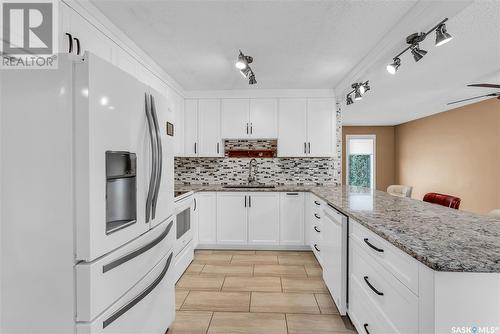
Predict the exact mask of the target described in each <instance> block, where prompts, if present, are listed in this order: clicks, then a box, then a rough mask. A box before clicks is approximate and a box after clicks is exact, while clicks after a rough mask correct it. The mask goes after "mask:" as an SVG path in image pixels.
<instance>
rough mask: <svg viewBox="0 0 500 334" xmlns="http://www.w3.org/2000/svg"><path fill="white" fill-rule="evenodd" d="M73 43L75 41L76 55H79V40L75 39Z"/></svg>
mask: <svg viewBox="0 0 500 334" xmlns="http://www.w3.org/2000/svg"><path fill="white" fill-rule="evenodd" d="M75 41H76V54H77V55H80V40H79V39H78V38H76V37H75Z"/></svg>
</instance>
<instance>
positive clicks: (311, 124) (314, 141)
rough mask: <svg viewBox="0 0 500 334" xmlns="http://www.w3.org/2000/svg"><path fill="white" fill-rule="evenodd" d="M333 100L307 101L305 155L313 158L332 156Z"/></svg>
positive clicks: (333, 134) (333, 133)
mask: <svg viewBox="0 0 500 334" xmlns="http://www.w3.org/2000/svg"><path fill="white" fill-rule="evenodd" d="M334 113H335V104H334V101H333V99H309V100H307V154H308V155H310V156H313V157H329V156H333V152H334V150H333V145H334V143H333V137H334V136H335V131H334V130H335V129H333V116H334Z"/></svg>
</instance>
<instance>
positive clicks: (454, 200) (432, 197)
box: [423, 193, 461, 209]
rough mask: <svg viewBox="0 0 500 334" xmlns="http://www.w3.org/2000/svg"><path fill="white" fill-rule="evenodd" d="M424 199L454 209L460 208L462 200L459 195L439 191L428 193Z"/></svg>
mask: <svg viewBox="0 0 500 334" xmlns="http://www.w3.org/2000/svg"><path fill="white" fill-rule="evenodd" d="M423 200H424V202H428V203H434V204H439V205H442V206H447V207H449V208H452V209H458V207H459V206H460V201H461V200H460V198H459V197H455V196H451V195H445V194H438V193H427V194H425V196H424V199H423Z"/></svg>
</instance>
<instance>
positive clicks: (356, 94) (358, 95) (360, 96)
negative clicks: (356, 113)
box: [354, 87, 363, 101]
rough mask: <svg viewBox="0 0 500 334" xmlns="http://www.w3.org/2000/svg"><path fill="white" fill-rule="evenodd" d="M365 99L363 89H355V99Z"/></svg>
mask: <svg viewBox="0 0 500 334" xmlns="http://www.w3.org/2000/svg"><path fill="white" fill-rule="evenodd" d="M361 99H363V95H362V94H361V91H360V89H359V87H358V88H357V89H356V90H355V91H354V100H355V101H359V100H361Z"/></svg>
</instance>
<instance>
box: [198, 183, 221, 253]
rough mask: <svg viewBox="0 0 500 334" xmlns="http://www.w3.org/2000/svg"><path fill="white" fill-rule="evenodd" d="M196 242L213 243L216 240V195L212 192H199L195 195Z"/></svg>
mask: <svg viewBox="0 0 500 334" xmlns="http://www.w3.org/2000/svg"><path fill="white" fill-rule="evenodd" d="M195 201H196V210H197V211H198V213H197V223H198V242H199V243H200V244H215V243H216V242H217V196H216V193H212V192H200V193H197V194H196V195H195Z"/></svg>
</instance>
